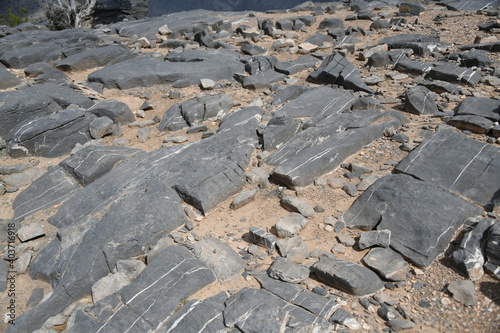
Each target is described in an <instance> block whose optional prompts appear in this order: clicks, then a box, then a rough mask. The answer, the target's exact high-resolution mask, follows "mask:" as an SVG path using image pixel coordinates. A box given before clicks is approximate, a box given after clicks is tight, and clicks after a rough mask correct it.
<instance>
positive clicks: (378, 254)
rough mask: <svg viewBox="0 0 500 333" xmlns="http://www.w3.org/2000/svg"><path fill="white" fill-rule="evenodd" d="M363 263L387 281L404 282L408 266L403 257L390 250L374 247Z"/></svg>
mask: <svg viewBox="0 0 500 333" xmlns="http://www.w3.org/2000/svg"><path fill="white" fill-rule="evenodd" d="M363 262H364V263H365V264H366V265H367V266H368V267H370V268H371V269H373V270H374V271H375V272H377V273H378V274H379V275H380V276H381V277H382V278H383V279H385V280H389V281H404V280H406V275H407V273H408V264H407V263H406V261H405V260H404V259H403V257H402V256H401V255H400V254H398V253H397V252H395V251H393V250H391V249H390V248H381V247H376V248H374V249H372V250H370V252H369V253H368V254H367V255H366V256H364V258H363Z"/></svg>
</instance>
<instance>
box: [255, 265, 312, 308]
mask: <svg viewBox="0 0 500 333" xmlns="http://www.w3.org/2000/svg"><path fill="white" fill-rule="evenodd" d="M255 278H256V279H257V280H258V281H259V282H260V284H261V285H262V288H263V289H265V290H267V291H269V292H271V293H273V294H274V295H276V296H278V297H279V298H281V299H282V300H284V301H286V302H291V301H292V299H294V298H295V297H297V296H298V295H299V294H300V293H301V292H303V291H304V290H305V289H304V288H303V287H302V286H300V285H297V284H293V283H287V282H283V281H280V280H277V279H274V278H271V277H269V275H268V274H267V273H266V272H258V273H256V274H255Z"/></svg>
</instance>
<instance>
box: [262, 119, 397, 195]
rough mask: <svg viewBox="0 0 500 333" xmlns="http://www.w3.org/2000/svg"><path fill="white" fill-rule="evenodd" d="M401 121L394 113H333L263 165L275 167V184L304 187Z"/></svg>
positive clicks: (289, 143)
mask: <svg viewBox="0 0 500 333" xmlns="http://www.w3.org/2000/svg"><path fill="white" fill-rule="evenodd" d="M358 116H362V118H359V117H358ZM404 122H405V119H403V117H402V116H401V115H399V114H395V113H394V112H386V113H379V112H378V111H372V110H370V111H365V112H363V111H356V112H352V113H349V114H342V115H335V114H334V115H331V116H330V117H327V118H325V119H324V120H322V121H321V122H319V123H318V124H317V125H316V126H315V127H310V128H308V129H306V130H305V131H303V132H301V133H299V134H297V135H295V137H293V138H292V139H290V140H288V141H287V142H286V143H285V144H283V145H282V146H281V147H280V148H279V149H278V150H276V151H275V152H274V153H273V154H271V156H270V157H269V158H268V160H267V163H268V164H270V165H274V166H276V168H275V169H274V170H273V173H272V177H273V178H274V179H276V180H277V181H279V182H281V183H284V184H286V185H287V186H289V187H291V188H297V187H300V186H307V185H309V184H312V183H313V182H314V180H315V179H317V178H319V177H321V176H322V175H324V174H326V173H328V172H330V171H332V170H334V169H335V168H337V167H338V166H339V165H340V164H341V163H343V162H344V161H345V159H347V158H348V157H349V156H351V155H352V154H354V153H356V152H357V151H359V150H360V149H361V148H362V147H363V146H365V145H367V144H369V143H370V142H372V141H374V140H376V139H378V138H380V137H382V136H383V132H384V130H385V128H387V127H391V126H392V127H393V128H399V127H400V126H401V124H402V123H404ZM371 124H373V125H371ZM342 129H347V130H344V131H342Z"/></svg>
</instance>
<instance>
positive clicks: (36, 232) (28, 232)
mask: <svg viewBox="0 0 500 333" xmlns="http://www.w3.org/2000/svg"><path fill="white" fill-rule="evenodd" d="M42 236H45V230H43V227H42V226H41V225H40V224H38V223H31V224H27V225H25V226H23V227H21V228H20V229H19V230H18V231H17V237H19V240H20V241H21V242H23V243H24V242H27V241H30V240H33V239H35V238H38V237H42Z"/></svg>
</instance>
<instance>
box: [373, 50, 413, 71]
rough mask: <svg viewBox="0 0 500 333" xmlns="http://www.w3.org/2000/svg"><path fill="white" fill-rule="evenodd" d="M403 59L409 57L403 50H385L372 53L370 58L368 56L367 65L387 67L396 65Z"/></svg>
mask: <svg viewBox="0 0 500 333" xmlns="http://www.w3.org/2000/svg"><path fill="white" fill-rule="evenodd" d="M403 59H408V57H407V56H406V54H405V53H404V52H403V51H401V50H393V51H383V52H377V53H374V54H372V55H371V56H370V58H368V62H367V65H368V66H370V67H386V66H389V65H396V64H397V63H398V62H399V61H402V60H403ZM408 60H409V59H408Z"/></svg>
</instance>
